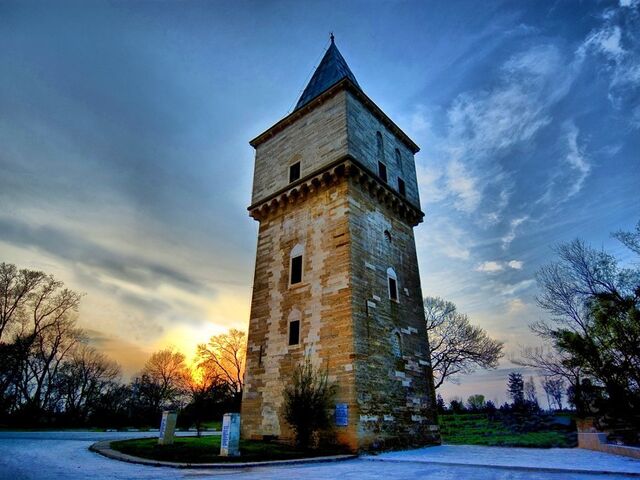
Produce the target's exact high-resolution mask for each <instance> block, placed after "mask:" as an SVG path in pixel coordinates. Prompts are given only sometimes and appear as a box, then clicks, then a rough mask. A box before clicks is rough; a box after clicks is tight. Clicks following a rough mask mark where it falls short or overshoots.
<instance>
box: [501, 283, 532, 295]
mask: <svg viewBox="0 0 640 480" xmlns="http://www.w3.org/2000/svg"><path fill="white" fill-rule="evenodd" d="M534 283H535V280H533V279H529V280H522V281H521V282H518V283H516V284H515V285H503V286H502V287H501V288H500V295H505V296H510V295H515V294H516V293H518V292H522V291H523V290H526V289H527V288H529V287H531V286H532V285H533V284H534Z"/></svg>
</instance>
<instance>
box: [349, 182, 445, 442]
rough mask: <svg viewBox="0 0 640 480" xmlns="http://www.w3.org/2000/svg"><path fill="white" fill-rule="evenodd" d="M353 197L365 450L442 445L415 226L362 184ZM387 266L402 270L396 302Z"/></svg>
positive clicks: (359, 380) (355, 302) (358, 367)
mask: <svg viewBox="0 0 640 480" xmlns="http://www.w3.org/2000/svg"><path fill="white" fill-rule="evenodd" d="M349 199H350V200H349V202H350V206H349V213H350V229H351V252H352V253H351V254H352V285H353V289H352V293H353V299H352V301H353V307H352V308H353V322H354V334H355V339H354V341H355V350H356V359H357V360H356V385H357V402H358V410H359V425H358V436H359V439H360V445H361V448H374V449H377V448H384V447H390V446H404V445H425V444H430V443H438V442H439V434H438V427H437V422H436V410H435V398H434V395H435V392H434V390H433V380H432V374H431V369H430V363H429V345H428V340H427V332H426V325H425V320H424V309H423V301H422V290H421V287H420V276H419V272H418V261H417V257H416V247H415V239H414V235H413V228H412V227H411V226H410V225H408V224H406V223H405V222H403V221H402V220H399V219H398V218H397V216H396V215H394V214H393V213H392V212H391V211H389V210H387V209H386V208H385V207H384V206H383V205H381V204H380V203H379V202H378V201H377V200H376V199H374V198H373V197H372V196H371V195H370V193H369V192H368V191H366V189H363V188H362V186H361V185H360V184H358V183H357V182H351V185H350V190H349ZM388 268H392V269H393V270H394V272H395V274H396V276H397V285H398V293H399V300H398V302H395V301H393V300H391V299H390V297H389V288H388V280H387V269H388ZM396 335H399V336H400V347H401V355H399V356H398V355H397V354H394V347H393V344H394V340H395V336H396Z"/></svg>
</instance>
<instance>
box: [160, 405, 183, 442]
mask: <svg viewBox="0 0 640 480" xmlns="http://www.w3.org/2000/svg"><path fill="white" fill-rule="evenodd" d="M177 419H178V414H177V413H176V412H173V411H171V410H165V411H164V412H162V422H161V423H160V435H159V436H158V445H172V444H173V434H174V433H175V431H176V420H177Z"/></svg>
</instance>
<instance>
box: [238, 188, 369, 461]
mask: <svg viewBox="0 0 640 480" xmlns="http://www.w3.org/2000/svg"><path fill="white" fill-rule="evenodd" d="M347 190H348V187H347V183H346V182H339V183H336V184H334V185H331V186H328V187H323V188H322V189H320V191H317V192H312V193H310V194H309V195H308V196H307V197H305V198H303V199H301V200H300V201H298V202H297V203H295V204H293V205H287V206H286V207H285V208H284V209H283V208H280V209H279V210H278V211H277V212H275V213H274V214H272V215H270V216H269V218H267V219H264V220H262V222H261V224H260V229H259V234H258V248H257V260H256V269H255V278H254V287H253V298H252V303H251V319H250V325H249V336H248V349H247V350H248V352H247V369H246V372H247V373H246V378H245V388H244V396H243V401H242V435H243V437H244V438H262V437H263V436H265V435H267V436H278V437H279V438H281V439H290V438H291V437H292V432H291V431H290V429H289V427H288V426H287V424H286V422H284V420H283V419H282V407H283V389H284V386H285V384H286V383H287V382H288V381H289V379H290V378H291V375H292V372H293V368H294V367H295V365H296V364H299V363H301V362H303V361H304V355H305V354H307V355H310V356H311V359H312V362H313V363H314V365H316V366H321V367H322V368H325V367H326V366H328V368H329V380H330V381H332V382H335V383H337V384H338V395H337V397H336V402H342V403H346V404H347V405H348V406H349V410H350V411H355V409H356V403H355V387H354V368H353V362H354V360H353V348H354V347H353V332H352V322H351V292H350V290H351V285H350V282H351V277H350V275H349V271H350V266H351V265H350V264H351V259H350V253H351V251H350V248H349V245H350V239H349V237H350V230H349V226H348V215H347V212H346V210H347V207H348V196H347ZM297 244H300V245H302V246H303V247H304V254H303V282H302V283H301V284H299V285H294V286H289V258H290V252H291V250H292V249H293V248H294V246H295V245H297ZM293 310H298V311H299V312H300V313H301V317H302V322H301V335H300V338H301V344H300V345H299V346H288V320H289V316H290V315H291V312H292V311H293ZM335 433H336V435H337V438H338V440H339V441H340V442H341V443H344V444H346V445H348V446H350V447H351V448H352V449H356V448H357V438H356V424H355V423H351V424H350V425H349V426H348V427H336V431H335Z"/></svg>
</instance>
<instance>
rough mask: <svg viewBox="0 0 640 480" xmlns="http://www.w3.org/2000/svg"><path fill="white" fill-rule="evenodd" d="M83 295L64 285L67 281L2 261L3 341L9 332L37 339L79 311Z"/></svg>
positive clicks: (0, 316)
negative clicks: (43, 332)
mask: <svg viewBox="0 0 640 480" xmlns="http://www.w3.org/2000/svg"><path fill="white" fill-rule="evenodd" d="M81 298H82V295H81V294H79V293H76V292H74V291H72V290H69V289H67V288H64V283H62V282H61V281H58V280H56V279H55V278H54V277H53V276H52V275H46V274H45V273H44V272H39V271H34V270H27V269H22V270H18V269H17V268H16V266H15V265H12V264H8V263H1V264H0V341H3V340H4V339H3V337H5V336H6V334H7V333H8V332H10V333H11V334H13V335H19V336H20V337H22V338H29V337H30V338H35V337H36V336H38V335H39V334H40V332H42V331H43V330H46V329H47V328H48V327H50V326H53V325H55V324H56V323H57V322H60V321H62V320H63V319H65V318H67V317H68V316H69V315H70V314H71V313H73V312H77V310H78V306H79V305H80V299H81ZM9 341H13V339H10V340H9Z"/></svg>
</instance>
